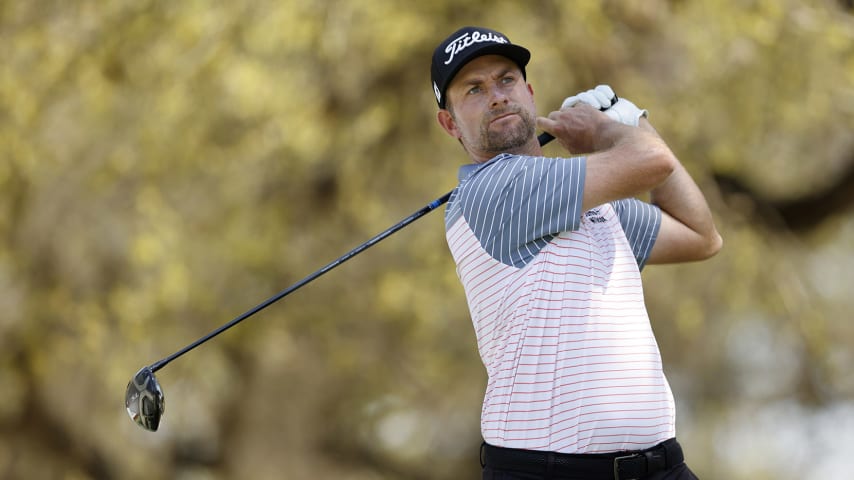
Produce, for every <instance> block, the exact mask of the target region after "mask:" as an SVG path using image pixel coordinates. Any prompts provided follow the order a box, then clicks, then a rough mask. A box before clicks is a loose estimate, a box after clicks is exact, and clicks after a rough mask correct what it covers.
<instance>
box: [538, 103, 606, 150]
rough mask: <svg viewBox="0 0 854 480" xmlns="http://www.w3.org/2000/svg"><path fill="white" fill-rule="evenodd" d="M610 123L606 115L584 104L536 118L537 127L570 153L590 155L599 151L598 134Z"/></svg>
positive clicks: (599, 140)
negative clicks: (551, 136)
mask: <svg viewBox="0 0 854 480" xmlns="http://www.w3.org/2000/svg"><path fill="white" fill-rule="evenodd" d="M612 122H614V121H613V120H612V119H611V118H609V117H608V116H607V115H605V114H604V113H602V112H600V111H599V110H598V109H596V108H593V107H591V106H590V105H587V104H584V103H578V104H576V105H574V106H573V107H570V108H565V109H562V110H558V111H555V112H551V113H550V114H549V116H548V117H538V118H537V126H538V127H539V128H540V129H541V130H543V131H545V132H548V133H550V134H552V135H554V137H555V138H556V139H557V140H558V141H559V142H560V144H561V145H563V147H564V148H566V149H567V150H569V151H570V152H571V153H590V152H595V151H597V150H599V149H601V148H602V147H603V145H602V142H601V139H600V138H599V133H600V131H601V129H602V127H603V126H604V125H606V124H608V123H612Z"/></svg>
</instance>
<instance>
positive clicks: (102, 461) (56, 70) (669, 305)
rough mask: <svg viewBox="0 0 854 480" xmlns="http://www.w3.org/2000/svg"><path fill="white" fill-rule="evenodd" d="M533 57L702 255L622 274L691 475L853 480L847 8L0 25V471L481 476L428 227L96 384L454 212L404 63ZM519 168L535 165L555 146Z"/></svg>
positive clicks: (74, 5) (320, 6) (743, 1)
mask: <svg viewBox="0 0 854 480" xmlns="http://www.w3.org/2000/svg"><path fill="white" fill-rule="evenodd" d="M466 24H475V25H483V26H489V27H492V28H495V29H497V30H500V31H503V32H505V33H506V34H508V35H509V36H510V38H511V39H513V41H514V42H517V43H520V44H522V45H525V46H526V47H528V48H530V49H531V50H532V51H533V58H532V62H531V64H530V66H529V68H528V80H529V81H530V82H531V83H532V84H533V86H534V89H535V92H536V95H537V100H538V105H539V108H540V109H541V113H547V112H548V111H549V110H551V109H553V108H554V107H555V106H557V105H559V104H560V102H561V101H562V100H563V98H564V97H566V96H568V95H571V94H574V93H576V92H577V91H580V90H584V89H587V88H591V87H593V86H595V85H596V84H599V83H608V84H610V85H612V86H613V87H614V89H615V90H616V91H617V92H618V93H619V94H621V95H624V96H626V97H628V98H630V99H631V100H633V101H634V102H635V103H637V104H638V105H640V106H642V107H645V108H647V109H648V110H649V111H650V112H651V120H652V121H653V124H654V125H656V127H657V128H658V129H659V131H660V132H661V133H662V135H663V136H664V137H665V139H667V140H668V141H669V143H670V145H671V146H672V148H673V149H674V151H675V152H676V153H677V154H678V155H679V156H680V158H681V159H682V160H683V162H684V163H685V164H686V166H687V167H688V169H689V170H690V171H691V172H692V173H693V174H694V175H695V177H696V178H697V181H698V183H700V184H701V186H702V187H703V189H704V191H705V192H706V193H707V195H708V198H709V201H710V203H711V204H712V208H713V210H714V212H715V215H716V218H717V221H718V225H719V228H720V230H721V232H722V234H723V236H724V239H725V246H724V250H723V251H722V252H721V253H720V254H719V255H718V256H717V257H715V258H714V259H712V260H710V261H708V262H704V263H699V264H690V265H680V266H672V267H651V268H649V269H647V270H646V271H645V272H644V277H645V282H646V290H647V295H648V300H647V303H648V307H649V310H650V314H651V317H652V319H653V326H654V328H655V330H656V332H657V336H658V339H659V342H660V345H661V348H662V354H663V356H664V361H665V365H666V369H667V373H668V377H669V378H670V381H671V384H672V386H673V389H674V393H675V395H676V397H677V408H678V417H677V420H678V424H677V429H678V432H679V436H680V438H681V440H682V443H683V444H684V445H685V447H686V449H687V455H688V458H689V463H690V464H691V465H692V467H693V468H694V470H696V471H697V473H698V474H700V476H701V477H702V478H705V479H723V478H727V479H748V478H749V479H783V480H787V479H809V478H816V479H817V478H828V477H831V478H840V475H841V476H843V477H844V476H845V474H843V473H840V472H845V471H850V470H851V468H852V467H854V460H852V459H851V455H850V453H849V452H848V450H847V446H848V445H850V444H851V443H852V441H854V375H852V373H851V365H852V363H854V349H852V345H854V325H852V322H851V321H850V320H851V317H852V311H854V295H852V294H851V293H852V289H851V285H852V280H851V279H852V273H851V272H852V271H854V248H852V247H854V212H852V208H851V206H852V203H854V133H852V132H854V11H852V2H850V1H845V0H809V1H797V0H705V1H701V2H687V1H680V0H669V1H665V0H601V1H593V0H578V1H572V2H568V1H559V0H544V1H539V2H523V1H519V0H513V1H510V0H492V1H484V0H474V1H470V2H464V3H461V2H450V1H445V0H430V1H424V2H410V1H403V0H325V1H324V0H279V1H272V0H251V1H243V2H210V1H203V0H186V1H165V0H135V1H129V0H109V1H95V0H78V1H70V2H58V1H45V0H32V1H28V2H14V1H5V2H0V58H2V67H0V478H10V479H19V478H20V479H35V478H40V479H41V478H45V479H53V478H56V479H112V478H122V479H125V478H128V479H134V478H177V479H232V478H234V479H237V478H240V479H243V478H253V479H264V478H289V479H315V478H320V479H326V478H337V479H353V480H367V479H424V480H427V479H435V480H440V479H441V480H449V479H464V478H479V477H478V471H479V465H478V462H477V451H478V446H479V443H480V433H479V412H480V401H481V396H482V394H483V389H484V385H485V380H486V379H485V372H484V370H483V367H482V365H481V363H480V359H479V358H478V355H477V352H476V346H475V340H474V335H473V332H472V327H471V323H470V320H469V317H468V312H467V308H466V305H465V301H464V297H463V294H462V288H461V287H460V286H459V284H458V281H457V278H456V275H455V272H454V266H453V262H452V260H451V258H450V254H449V253H448V250H447V246H446V244H445V240H444V230H443V224H442V214H441V213H432V214H430V215H428V216H427V217H425V218H423V219H421V220H419V221H418V223H416V224H414V225H412V226H409V227H407V229H405V230H403V231H401V232H400V233H397V234H396V235H395V236H393V237H391V238H390V239H388V240H386V241H385V242H383V243H382V244H381V245H379V246H377V247H374V248H373V249H371V250H368V251H367V252H365V253H363V254H362V255H360V256H359V257H358V258H356V259H353V260H352V261H351V262H349V263H347V264H345V265H343V266H341V267H339V268H338V269H336V270H335V272H333V273H330V274H329V275H328V276H324V277H322V278H321V279H319V280H317V281H316V282H314V283H312V284H311V285H309V286H307V287H305V288H303V289H301V290H300V291H298V292H297V293H295V294H293V295H292V296H290V297H288V299H286V300H285V301H283V302H281V303H278V304H276V305H274V306H272V307H270V308H269V309H267V310H265V311H264V312H263V313H261V314H259V315H257V316H256V317H253V318H252V319H250V320H248V321H247V322H245V323H244V324H243V325H241V326H240V327H238V328H236V329H234V330H232V331H230V332H228V333H226V334H224V335H222V336H220V337H219V338H217V340H216V341H214V342H212V343H210V344H206V345H204V346H203V347H200V348H199V349H198V350H196V351H194V352H193V353H192V354H191V355H188V356H186V357H183V358H181V360H180V361H176V362H175V363H174V364H171V365H170V366H169V368H168V369H164V370H162V371H161V372H160V373H159V374H158V377H159V379H160V382H161V384H162V385H163V388H164V391H165V392H166V399H167V403H166V404H167V409H166V416H165V417H164V422H163V424H162V426H161V429H160V431H158V432H157V433H149V432H145V431H143V430H141V429H139V428H138V427H137V426H136V425H134V424H133V423H132V422H131V421H130V420H129V419H128V418H127V415H126V413H125V411H124V406H123V398H124V391H125V387H126V385H127V382H128V380H129V379H130V377H131V375H132V374H133V373H134V372H136V370H137V369H139V368H140V367H141V366H143V365H146V364H149V363H151V362H153V361H155V360H157V359H159V358H162V357H164V356H166V355H168V354H169V353H171V352H174V351H176V350H178V349H179V348H181V347H183V346H184V345H186V344H188V343H190V342H191V341H193V340H195V339H196V338H198V337H200V336H201V335H203V334H205V333H207V332H209V331H211V330H213V329H214V328H216V327H218V326H219V325H222V324H223V323H225V322H227V321H228V320H230V319H231V318H233V317H235V316H236V315H238V314H240V313H241V312H243V311H245V310H247V309H249V308H251V307H252V306H254V305H256V304H258V303H259V302H260V301H262V300H264V299H266V298H268V297H269V296H270V295H272V294H275V293H276V292H278V291H280V290H282V289H283V288H285V287H287V286H288V285H290V284H292V283H293V282H295V281H297V280H299V279H300V278H302V277H303V276H305V275H307V274H309V273H311V272H312V271H314V270H316V269H317V268H319V267H321V266H322V265H325V264H326V263H327V262H329V261H331V260H333V259H334V258H336V257H338V256H339V255H341V254H342V253H344V252H346V251H348V250H349V249H351V248H353V247H355V246H356V245H358V244H360V243H361V242H363V241H365V240H367V239H368V238H370V237H371V236H373V235H374V234H376V233H378V232H380V231H382V230H384V229H385V228H386V227H388V226H390V225H392V224H393V223H395V222H397V221H398V220H400V219H402V218H403V217H405V216H407V215H409V214H410V213H411V212H413V211H415V210H417V209H419V208H420V207H421V206H423V205H425V204H427V203H428V202H430V201H431V200H433V199H435V198H437V197H439V196H440V195H442V194H444V193H445V192H447V191H449V190H450V189H452V188H453V187H454V185H455V183H456V170H457V166H458V165H459V164H461V163H464V162H465V160H466V157H465V155H464V154H463V152H462V151H461V149H460V148H459V146H458V144H457V143H456V142H454V141H453V140H452V139H451V138H450V137H447V136H446V135H445V134H444V132H442V131H441V129H440V128H439V127H438V125H437V124H436V122H435V109H436V107H435V102H434V98H433V94H432V91H431V88H430V84H429V61H430V55H431V53H432V49H433V48H434V46H435V45H436V44H437V43H438V42H439V41H440V40H441V39H442V38H444V36H445V35H447V34H449V33H450V32H452V31H453V30H455V29H456V28H458V27H460V26H462V25H466ZM547 151H548V152H549V153H550V154H553V155H560V154H561V152H560V150H559V147H558V146H556V145H553V146H549V147H548V148H547Z"/></svg>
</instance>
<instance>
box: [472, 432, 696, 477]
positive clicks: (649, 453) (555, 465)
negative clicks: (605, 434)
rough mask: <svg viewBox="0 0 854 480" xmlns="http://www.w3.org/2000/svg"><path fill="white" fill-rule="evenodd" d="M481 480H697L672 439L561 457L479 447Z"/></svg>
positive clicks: (485, 445)
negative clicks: (622, 449)
mask: <svg viewBox="0 0 854 480" xmlns="http://www.w3.org/2000/svg"><path fill="white" fill-rule="evenodd" d="M480 454H481V465H482V466H483V480H591V479H596V480H609V479H614V478H615V476H616V475H617V473H616V472H617V471H618V470H619V478H621V479H626V478H634V479H642V480H698V479H697V476H696V475H694V473H693V472H691V470H690V469H689V468H688V466H687V465H685V461H684V456H683V453H682V447H681V446H680V445H679V442H677V441H676V439H675V438H671V439H669V440H666V441H664V442H661V443H659V444H658V445H655V446H653V447H650V448H648V449H645V450H640V451H633V452H614V453H602V454H580V455H576V454H561V453H551V452H538V451H531V450H520V449H512V448H510V449H508V448H501V447H494V446H491V445H488V444H487V443H484V444H483V445H482V446H481V452H480Z"/></svg>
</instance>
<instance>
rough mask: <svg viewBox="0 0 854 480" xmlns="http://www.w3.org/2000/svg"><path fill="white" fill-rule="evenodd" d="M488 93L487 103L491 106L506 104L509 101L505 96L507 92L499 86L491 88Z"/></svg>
mask: <svg viewBox="0 0 854 480" xmlns="http://www.w3.org/2000/svg"><path fill="white" fill-rule="evenodd" d="M490 93H491V95H490V97H489V100H490V102H489V104H490V106H491V107H498V106H501V105H506V104H507V102H508V101H509V99H508V98H507V92H505V91H504V90H503V89H501V88H493V89H492V91H491V92H490Z"/></svg>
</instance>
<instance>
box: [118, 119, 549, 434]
mask: <svg viewBox="0 0 854 480" xmlns="http://www.w3.org/2000/svg"><path fill="white" fill-rule="evenodd" d="M553 139H554V137H553V136H551V135H549V134H548V133H542V134H540V136H539V137H538V140H539V142H540V145H545V144H547V143H548V142H550V141H552V140H553ZM451 193H452V192H448V193H446V194H445V195H442V196H441V197H439V198H437V199H436V200H433V201H432V202H430V203H428V204H427V205H425V206H424V207H422V208H421V209H420V210H418V211H417V212H415V213H413V214H412V215H410V216H408V217H406V218H405V219H403V220H401V221H400V222H398V223H397V224H395V225H392V226H391V227H389V228H388V229H387V230H385V231H384V232H382V233H380V234H378V235H376V236H375V237H373V238H371V239H370V240H368V241H367V242H365V243H363V244H361V245H359V246H358V247H356V248H354V249H353V250H350V251H349V252H347V253H345V254H344V255H342V256H340V257H338V258H337V259H336V260H334V261H332V262H330V263H329V264H327V265H326V266H324V267H323V268H321V269H319V270H317V271H315V272H314V273H312V274H310V275H308V276H307V277H305V278H303V279H302V280H300V281H298V282H297V283H295V284H293V285H291V286H290V287H288V288H286V289H284V290H282V291H281V292H279V293H277V294H275V295H273V296H272V297H270V298H268V299H267V300H265V301H264V302H262V303H260V304H258V305H256V306H255V307H253V308H252V309H250V310H248V311H246V312H245V313H243V314H241V315H239V316H238V317H236V318H234V319H233V320H231V321H230V322H228V323H226V324H225V325H223V326H221V327H219V328H217V329H216V330H214V331H212V332H211V333H209V334H207V335H205V336H204V337H202V338H200V339H198V340H196V341H195V342H193V343H191V344H189V345H187V346H186V347H184V348H182V349H181V350H178V351H177V352H175V353H173V354H172V355H169V356H168V357H165V358H163V359H161V360H158V361H157V362H155V363H152V364H151V365H148V366H145V367H142V368H141V369H139V371H138V372H136V374H134V376H133V378H131V380H130V382H128V387H127V391H126V392H125V408H126V409H127V412H128V415H129V416H130V418H131V419H132V420H133V421H134V422H136V424H137V425H139V426H140V427H142V428H144V429H146V430H149V431H152V432H154V431H156V430H157V428H158V427H159V426H160V419H161V418H162V416H163V412H164V411H165V410H166V397H165V395H164V394H163V389H162V388H160V382H158V381H157V377H155V376H154V372H156V371H158V370H160V369H161V368H163V367H165V366H166V365H168V364H169V363H170V362H171V361H173V360H175V359H176V358H178V357H180V356H182V355H184V354H185V353H187V352H189V351H190V350H193V349H194V348H196V347H198V346H199V345H201V344H203V343H205V342H207V341H208V340H210V339H212V338H214V337H216V336H217V335H219V334H220V333H222V332H224V331H226V330H228V329H229V328H231V327H233V326H235V325H237V324H238V323H240V322H242V321H243V320H246V319H247V318H249V317H251V316H252V315H255V314H256V313H258V312H260V311H261V310H263V309H265V308H267V307H268V306H270V305H272V304H273V303H275V302H277V301H279V300H281V299H282V298H284V297H286V296H287V295H289V294H291V293H293V292H294V291H296V290H297V289H299V288H301V287H303V286H305V285H306V284H308V283H309V282H311V281H313V280H315V279H316V278H317V277H319V276H321V275H323V274H324V273H326V272H328V271H330V270H332V269H333V268H335V267H337V266H338V265H341V264H342V263H344V262H346V261H347V260H349V259H351V258H353V257H355V256H356V255H358V254H359V253H362V252H363V251H365V250H367V249H368V248H370V247H372V246H374V245H376V244H377V243H379V242H380V241H381V240H383V239H385V238H386V237H388V236H389V235H391V234H393V233H395V232H397V231H398V230H400V229H402V228H403V227H405V226H407V225H409V224H410V223H412V222H414V221H415V220H417V219H419V218H421V217H422V216H424V215H425V214H427V213H429V212H431V211H433V210H435V209H436V208H437V207H439V206H440V205H442V204H444V203H446V202H447V201H448V199H449V198H450V197H451Z"/></svg>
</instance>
